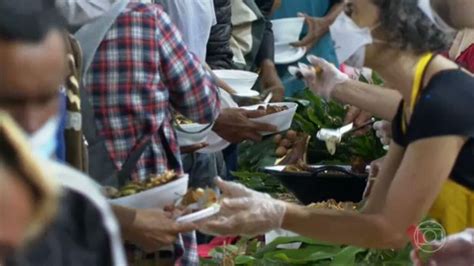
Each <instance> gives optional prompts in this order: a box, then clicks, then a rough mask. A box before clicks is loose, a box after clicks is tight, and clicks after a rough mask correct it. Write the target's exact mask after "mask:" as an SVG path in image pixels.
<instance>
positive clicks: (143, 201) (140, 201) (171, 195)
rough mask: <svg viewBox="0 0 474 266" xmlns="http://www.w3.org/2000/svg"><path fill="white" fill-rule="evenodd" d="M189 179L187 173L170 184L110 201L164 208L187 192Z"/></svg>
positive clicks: (146, 207)
mask: <svg viewBox="0 0 474 266" xmlns="http://www.w3.org/2000/svg"><path fill="white" fill-rule="evenodd" d="M188 180H189V176H188V175H187V174H185V175H183V176H182V177H179V178H178V179H176V180H174V181H172V182H170V183H168V184H165V185H162V186H159V187H156V188H152V189H148V190H145V191H142V192H140V193H137V194H134V195H131V196H127V197H121V198H118V199H111V200H109V202H110V203H111V204H115V205H120V206H124V207H129V208H136V209H148V208H160V209H163V208H164V207H166V206H169V205H173V204H174V203H175V202H176V201H177V200H178V199H179V198H180V197H181V196H180V195H184V194H186V191H187V189H188Z"/></svg>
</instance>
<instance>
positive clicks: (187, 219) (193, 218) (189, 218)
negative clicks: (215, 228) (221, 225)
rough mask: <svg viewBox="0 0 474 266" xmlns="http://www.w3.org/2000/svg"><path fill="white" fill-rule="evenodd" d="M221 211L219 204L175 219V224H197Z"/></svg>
mask: <svg viewBox="0 0 474 266" xmlns="http://www.w3.org/2000/svg"><path fill="white" fill-rule="evenodd" d="M220 210H221V205H219V204H217V203H216V204H213V205H212V206H211V207H209V208H206V209H204V210H200V211H198V212H194V213H191V214H188V215H184V216H181V217H179V218H178V219H176V222H178V223H192V222H197V221H201V220H204V219H206V218H209V217H212V216H214V215H216V214H217V213H219V211H220Z"/></svg>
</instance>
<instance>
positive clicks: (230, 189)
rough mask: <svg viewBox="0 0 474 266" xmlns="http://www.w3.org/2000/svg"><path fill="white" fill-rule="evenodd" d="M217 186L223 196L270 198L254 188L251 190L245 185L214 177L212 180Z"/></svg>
mask: <svg viewBox="0 0 474 266" xmlns="http://www.w3.org/2000/svg"><path fill="white" fill-rule="evenodd" d="M214 182H215V184H216V185H217V187H218V188H219V189H220V190H221V192H222V194H221V195H222V197H223V198H245V197H253V198H267V199H268V198H270V195H268V194H264V193H261V192H258V191H255V190H251V189H249V188H247V187H245V186H244V185H242V184H239V183H236V182H229V181H224V180H222V179H221V178H220V177H216V180H215V181H214Z"/></svg>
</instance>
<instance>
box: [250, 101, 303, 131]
mask: <svg viewBox="0 0 474 266" xmlns="http://www.w3.org/2000/svg"><path fill="white" fill-rule="evenodd" d="M259 106H264V105H263V104H257V105H252V106H246V107H242V108H243V109H246V110H257V109H258V107H259ZM269 106H286V107H288V110H285V111H281V112H278V113H274V114H271V115H266V116H262V117H259V118H252V119H250V120H252V121H255V122H260V123H266V124H271V125H274V126H276V127H277V132H282V131H285V130H288V129H290V127H291V122H293V117H294V116H295V113H296V109H297V108H298V104H296V103H289V102H288V103H285V102H283V103H270V104H269ZM277 132H261V134H262V135H263V136H266V135H270V134H274V133H277Z"/></svg>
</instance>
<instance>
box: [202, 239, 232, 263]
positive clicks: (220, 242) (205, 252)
mask: <svg viewBox="0 0 474 266" xmlns="http://www.w3.org/2000/svg"><path fill="white" fill-rule="evenodd" d="M237 241H239V237H216V238H214V239H212V241H211V242H210V243H209V244H203V245H199V246H198V254H199V257H200V258H210V256H209V253H210V252H211V251H212V250H213V249H215V248H217V247H222V246H225V245H232V244H235V243H237Z"/></svg>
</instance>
